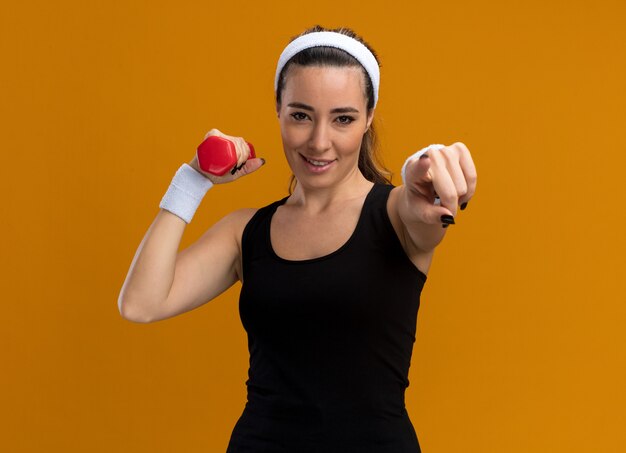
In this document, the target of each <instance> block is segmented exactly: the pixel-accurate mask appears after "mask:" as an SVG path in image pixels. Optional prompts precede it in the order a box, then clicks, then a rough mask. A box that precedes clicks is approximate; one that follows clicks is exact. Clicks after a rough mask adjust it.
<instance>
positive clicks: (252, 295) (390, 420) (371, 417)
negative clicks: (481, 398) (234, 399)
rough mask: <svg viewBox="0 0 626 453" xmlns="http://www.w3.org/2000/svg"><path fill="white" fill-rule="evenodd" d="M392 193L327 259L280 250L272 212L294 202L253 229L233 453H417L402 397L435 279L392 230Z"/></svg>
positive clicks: (381, 192) (366, 207) (246, 248)
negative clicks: (428, 285) (242, 393)
mask: <svg viewBox="0 0 626 453" xmlns="http://www.w3.org/2000/svg"><path fill="white" fill-rule="evenodd" d="M391 189H393V186H391V185H383V184H375V185H374V186H373V187H372V189H371V190H370V192H369V193H368V195H367V197H366V198H365V202H364V204H363V208H362V210H361V214H360V216H359V220H358V223H357V226H356V228H355V230H354V232H353V233H352V235H351V237H350V238H349V239H348V241H347V242H346V243H345V244H344V245H343V246H341V247H340V248H339V249H338V250H336V251H334V252H333V253H330V254H329V255H326V256H323V257H319V258H314V259H308V260H301V261H291V260H286V259H283V258H281V257H279V256H278V255H276V253H275V252H274V250H273V249H272V244H271V240H270V222H271V219H272V215H273V214H274V212H275V211H276V209H277V208H278V206H280V205H281V204H283V203H285V201H286V200H287V198H288V197H285V198H283V199H282V200H279V201H276V202H274V203H272V204H270V205H268V206H265V207H263V208H261V209H259V210H258V211H257V212H256V213H255V215H254V216H253V217H252V219H251V220H250V221H249V223H248V224H247V225H246V227H245V229H244V232H243V236H242V262H243V286H242V289H241V295H240V299H239V313H240V316H241V321H242V323H243V326H244V328H245V330H246V332H247V335H248V349H249V352H250V367H249V370H248V380H247V381H246V386H247V403H246V406H245V408H244V411H243V413H242V415H241V417H240V418H239V420H238V421H237V424H236V425H235V427H234V429H233V432H232V435H231V439H230V443H229V445H228V450H227V453H243V452H247V453H261V452H263V453H278V452H289V453H291V452H293V453H306V452H323V453H331V452H338V453H339V452H341V453H348V452H353V451H354V452H359V453H369V452H371V453H387V452H389V453H417V452H420V447H419V442H418V440H417V436H416V434H415V430H414V429H413V425H412V423H411V421H410V419H409V416H408V414H407V411H406V408H405V404H404V393H405V389H406V388H407V387H408V385H409V380H408V372H409V366H410V361H411V354H412V349H413V343H414V342H415V332H416V323H417V312H418V308H419V304H420V294H421V291H422V287H423V285H424V283H425V282H426V275H425V274H424V273H423V272H421V271H420V270H419V269H417V268H416V267H415V266H414V265H413V263H412V262H411V261H410V260H409V258H408V257H407V255H406V253H405V252H404V249H403V248H402V245H401V244H400V241H399V239H398V237H397V235H396V233H395V231H394V229H393V226H392V224H391V221H390V219H389V216H388V214H387V208H386V205H387V199H388V197H389V193H390V191H391ZM302 240H303V241H304V240H306V238H302Z"/></svg>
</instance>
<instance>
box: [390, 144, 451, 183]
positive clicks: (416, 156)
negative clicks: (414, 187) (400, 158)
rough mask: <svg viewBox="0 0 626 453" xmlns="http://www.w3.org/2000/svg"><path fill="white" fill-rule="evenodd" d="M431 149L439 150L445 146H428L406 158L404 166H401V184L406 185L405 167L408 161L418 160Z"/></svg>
mask: <svg viewBox="0 0 626 453" xmlns="http://www.w3.org/2000/svg"><path fill="white" fill-rule="evenodd" d="M431 148H433V149H441V148H445V145H428V146H427V147H426V148H423V149H421V150H419V151H418V152H416V153H415V154H413V155H411V156H409V157H408V158H407V160H405V161H404V165H403V166H402V170H401V171H400V174H401V175H402V184H404V185H406V181H405V179H406V166H407V165H408V163H409V161H411V160H413V159H419V158H420V156H421V155H422V154H424V153H425V152H427V151H429V150H430V149H431Z"/></svg>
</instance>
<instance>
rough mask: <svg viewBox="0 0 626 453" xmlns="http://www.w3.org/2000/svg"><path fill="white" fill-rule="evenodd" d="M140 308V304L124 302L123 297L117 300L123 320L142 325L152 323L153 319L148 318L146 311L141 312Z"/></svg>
mask: <svg viewBox="0 0 626 453" xmlns="http://www.w3.org/2000/svg"><path fill="white" fill-rule="evenodd" d="M139 307H140V306H139V305H138V304H136V303H130V302H129V301H128V300H124V299H123V298H122V297H120V298H119V299H118V300H117V308H118V310H119V312H120V315H121V316H122V318H124V319H126V320H128V321H132V322H136V323H140V324H149V323H151V322H152V319H151V318H150V317H149V316H147V314H146V313H145V310H140V309H139Z"/></svg>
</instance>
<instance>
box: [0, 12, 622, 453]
mask: <svg viewBox="0 0 626 453" xmlns="http://www.w3.org/2000/svg"><path fill="white" fill-rule="evenodd" d="M625 20H626V4H625V3H624V2H623V1H608V0H598V1H584V2H583V1H564V0H561V1H552V2H545V1H539V0H533V1H530V2H529V1H526V2H493V1H491V0H488V1H487V0H479V1H472V2H460V1H457V0H452V1H446V2H428V3H426V2H407V3H406V4H400V3H394V2H384V3H381V2H372V3H371V4H365V3H364V2H362V1H350V0H346V1H342V2H334V1H333V2H331V1H325V0H324V1H316V2H313V3H295V2H286V1H281V2H272V3H269V4H266V3H263V2H248V3H245V2H236V1H230V2H225V1H224V2H220V3H215V2H210V1H203V2H200V1H197V2H186V1H179V2H163V1H134V2H126V1H107V2H77V1H75V2H70V1H60V2H44V1H34V2H33V1H30V2H29V1H27V2H19V3H18V2H13V3H10V4H9V3H5V4H3V5H2V6H1V7H0V50H1V56H2V57H1V64H2V68H1V69H2V70H1V71H0V85H1V88H0V96H1V100H0V106H1V107H0V109H1V117H0V120H1V121H0V124H1V126H0V127H1V134H2V166H1V168H2V170H1V171H2V175H1V176H2V177H1V178H0V183H1V184H2V193H3V195H2V207H3V215H2V217H1V219H2V220H1V224H0V225H1V227H2V235H1V237H2V256H3V258H4V259H3V260H2V274H1V275H2V280H3V282H2V283H3V284H2V287H3V289H4V304H3V309H2V329H0V341H1V345H2V346H1V351H2V357H0V358H1V360H2V365H3V366H2V372H1V373H0V384H1V387H0V388H1V390H0V407H1V408H2V410H1V411H0V417H2V419H1V420H0V434H1V435H0V450H2V451H7V452H9V451H10V452H52V451H63V452H68V451H76V452H78V451H80V452H83V451H89V452H111V451H116V452H155V451H159V452H161V451H162V452H213V451H214V452H223V451H225V449H226V445H227V442H228V439H229V436H230V432H231V430H232V428H233V426H234V423H235V421H236V420H237V418H238V417H239V415H240V414H241V411H242V410H243V405H244V402H245V397H246V395H245V385H244V382H245V380H246V378H247V376H246V373H247V367H248V353H247V349H246V348H247V344H246V336H245V331H244V330H243V327H242V326H241V323H240V320H239V314H238V311H237V310H238V308H237V301H238V291H239V285H238V284H237V285H235V286H234V287H233V288H231V289H230V290H229V291H228V292H227V293H225V294H223V295H222V296H220V297H219V298H217V299H215V300H213V301H212V302H211V303H209V304H206V305H204V306H202V307H200V308H198V309H196V310H193V311H191V312H188V313H185V314H183V315H180V316H178V317H175V318H172V319H168V320H165V321H161V322H157V323H153V324H145V325H143V324H136V323H132V322H130V321H127V320H125V319H123V318H122V317H121V316H120V314H119V312H118V308H117V296H118V294H119V291H120V288H121V286H122V283H123V281H124V278H125V276H126V273H127V271H128V268H129V266H130V263H131V260H132V257H133V255H134V253H135V250H136V249H137V246H138V245H139V243H140V241H141V239H142V237H143V235H144V234H145V232H146V230H147V228H148V226H149V225H150V223H151V222H152V220H153V219H154V217H155V215H156V214H157V212H158V204H159V202H160V199H161V197H162V195H163V194H164V193H165V190H166V189H167V187H168V185H169V182H170V180H171V178H172V176H173V175H174V173H175V171H176V170H177V169H178V167H179V166H180V165H181V164H182V163H183V162H188V161H189V160H190V159H191V157H192V156H193V153H194V151H195V147H196V146H197V145H198V144H199V143H200V141H201V140H202V138H203V137H204V134H205V133H206V132H207V131H208V130H209V129H211V128H213V127H216V128H218V129H220V130H221V131H223V132H225V133H227V134H229V135H239V136H243V137H245V138H246V139H248V140H249V141H251V142H252V143H254V145H255V147H256V149H257V152H258V154H259V155H260V156H262V157H265V158H266V160H267V165H266V166H265V167H263V168H262V169H261V170H260V171H258V172H257V173H256V174H254V175H250V176H249V177H246V178H243V179H241V180H240V181H238V182H236V183H233V184H230V185H226V186H218V187H216V188H215V189H213V190H212V191H211V192H210V193H209V194H207V196H206V197H205V199H204V201H203V204H202V205H201V207H200V209H199V210H198V212H197V213H196V216H195V217H194V220H193V222H192V223H191V224H190V225H189V226H188V227H187V230H186V232H185V235H184V237H183V241H182V244H181V247H186V246H188V245H189V244H191V243H192V242H193V241H195V240H196V239H197V238H198V237H199V236H200V235H201V234H202V232H204V231H205V230H206V229H207V228H208V227H209V226H210V225H212V224H213V223H214V222H215V221H217V219H219V218H221V217H222V216H224V215H225V214H226V213H228V212H230V211H232V210H234V209H237V208H239V207H260V206H263V205H265V204H268V203H269V202H271V201H273V200H276V199H278V198H282V197H283V196H284V195H285V194H286V189H287V184H288V181H289V175H290V172H289V169H288V166H287V164H286V163H285V161H284V158H283V155H282V145H281V142H280V133H279V129H278V123H277V119H276V116H275V112H274V104H273V78H274V70H275V64H276V61H277V59H278V56H279V54H280V51H281V50H282V49H283V47H284V46H285V45H286V44H287V42H288V40H289V38H290V37H291V36H293V35H295V34H297V33H299V32H300V31H301V30H303V29H305V28H307V27H309V26H312V25H314V24H316V23H319V24H321V25H324V26H327V27H336V26H341V25H346V26H350V27H352V28H354V29H355V30H356V31H357V32H358V33H360V34H362V35H363V36H364V37H365V39H366V40H367V41H369V42H370V43H371V44H372V45H373V46H374V48H375V49H376V51H377V52H378V53H379V56H380V59H381V62H382V69H381V74H382V76H381V91H380V96H381V99H380V104H379V107H378V109H377V121H378V130H379V132H380V134H381V138H382V147H383V148H382V151H383V154H384V158H385V162H386V164H387V165H388V167H390V168H391V169H392V170H393V171H394V172H395V177H394V182H395V183H396V184H398V183H399V176H398V173H399V169H400V167H401V165H402V162H403V161H404V159H405V158H406V156H407V155H408V154H410V153H412V152H414V151H416V150H417V149H420V148H422V147H423V146H426V145H428V144H429V143H445V144H451V143H453V142H455V141H462V142H464V143H465V144H466V145H467V146H468V147H469V149H470V151H471V153H472V156H473V159H474V161H475V163H476V166H477V170H478V175H479V178H478V187H477V193H476V196H475V197H474V198H473V199H472V201H471V202H470V203H469V206H468V208H467V210H465V211H459V215H458V217H457V220H456V222H457V223H456V225H453V226H451V227H450V228H449V229H448V232H447V235H446V238H445V239H444V241H443V242H442V244H441V245H440V246H439V247H438V249H437V252H436V253H435V258H434V261H433V265H432V267H431V269H430V272H429V279H428V282H427V284H426V286H425V288H424V291H423V293H422V306H421V308H420V312H419V320H418V331H417V341H416V343H415V348H414V353H413V361H412V365H411V371H410V376H409V378H410V382H411V385H410V387H409V388H408V390H407V395H406V401H407V408H408V411H409V414H410V416H411V420H412V421H413V424H414V426H415V429H416V431H417V434H418V437H419V440H420V443H421V445H422V449H423V450H424V451H425V452H427V453H448V452H450V453H452V452H461V451H462V452H465V453H470V452H477V453H486V452H498V453H502V452H505V453H509V452H511V453H514V452H530V451H532V452H534V453H543V452H546V453H548V452H589V451H593V452H616V451H626V430H625V429H624V426H625V421H626V417H625V412H626V409H625V408H626V391H625V383H626V353H625V351H624V344H626V342H625V340H626V334H625V333H624V332H625V330H624V326H625V325H626V308H625V304H624V299H625V298H624V293H625V291H624V290H625V288H624V280H625V278H624V276H623V273H624V270H625V266H624V256H625V252H626V250H625V247H624V245H625V244H624V221H625V220H626V219H625V216H624V208H623V204H622V203H623V202H624V193H625V191H624V182H623V181H624V177H623V172H624V170H623V168H624V163H625V158H624V156H625V154H626V138H625V131H624V125H625V123H626V114H625V107H624V106H625V105H626V92H625V91H626V89H625V86H626V83H625V81H626V27H624V23H625Z"/></svg>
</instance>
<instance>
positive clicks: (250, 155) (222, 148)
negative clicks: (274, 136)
mask: <svg viewBox="0 0 626 453" xmlns="http://www.w3.org/2000/svg"><path fill="white" fill-rule="evenodd" d="M264 163H265V160H264V159H259V158H257V157H256V154H255V152H254V147H253V146H252V144H251V143H248V142H246V141H245V140H244V139H243V138H241V137H233V136H230V135H226V134H223V133H221V132H220V131H218V130H217V129H212V130H211V131H209V132H208V133H207V135H205V138H204V141H203V142H202V143H200V145H199V146H198V149H197V151H196V156H195V157H194V159H193V160H192V161H191V162H190V163H189V165H191V166H192V167H194V168H195V169H196V170H198V171H200V172H201V173H203V174H204V175H205V176H206V177H207V178H209V179H210V180H211V181H212V182H213V183H215V184H219V183H224V182H230V181H233V180H235V179H237V178H239V177H240V176H242V175H246V174H248V173H251V172H253V171H255V170H257V169H259V168H260V167H261V165H263V164H264Z"/></svg>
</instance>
